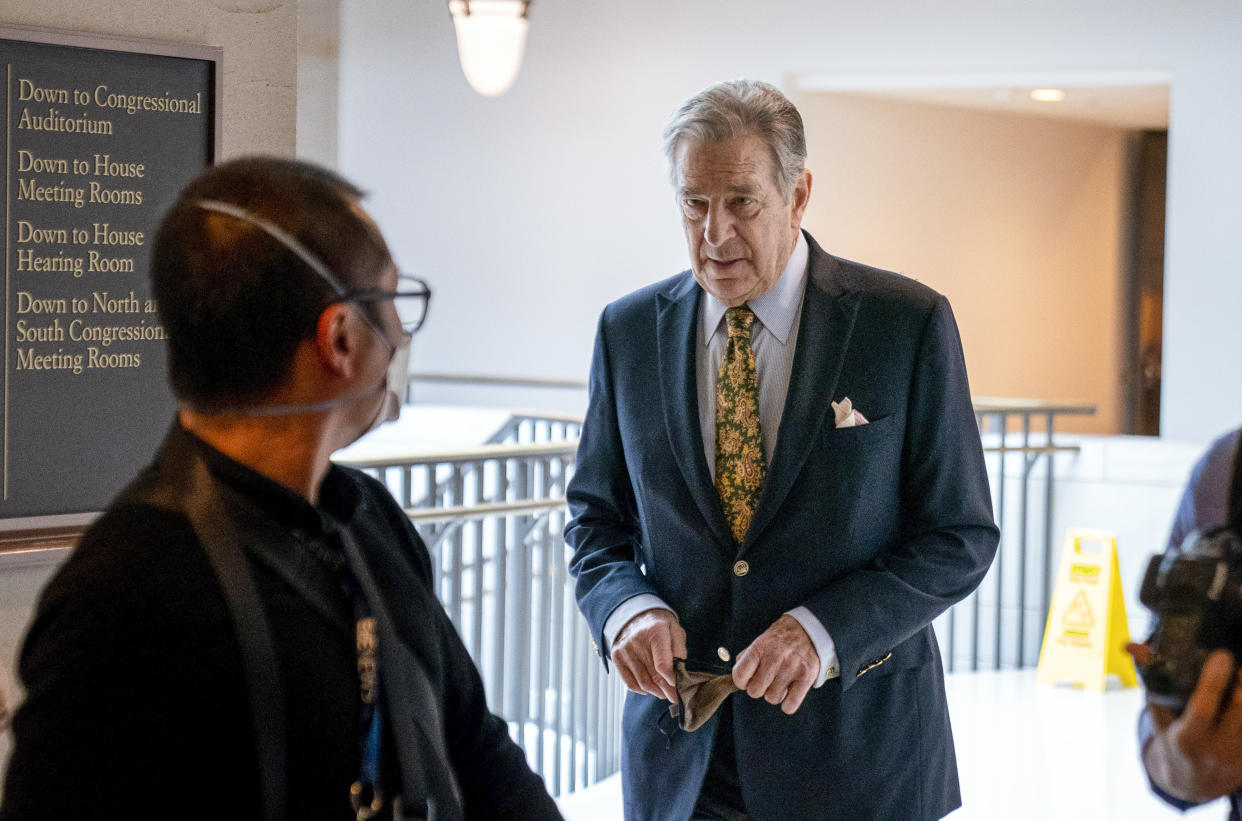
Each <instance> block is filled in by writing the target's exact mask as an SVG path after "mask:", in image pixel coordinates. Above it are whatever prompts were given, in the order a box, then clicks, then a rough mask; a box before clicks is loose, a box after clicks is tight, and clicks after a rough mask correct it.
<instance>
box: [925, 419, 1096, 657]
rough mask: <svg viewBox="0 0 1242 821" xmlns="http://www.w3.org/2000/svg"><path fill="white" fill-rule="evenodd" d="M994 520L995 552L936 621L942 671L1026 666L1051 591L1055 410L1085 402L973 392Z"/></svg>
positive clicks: (1059, 447)
mask: <svg viewBox="0 0 1242 821" xmlns="http://www.w3.org/2000/svg"><path fill="white" fill-rule="evenodd" d="M974 406H975V419H976V420H977V421H978V423H979V432H980V435H981V437H982V439H983V452H984V458H985V461H986V462H987V466H988V478H989V481H990V483H991V486H992V508H993V511H994V513H995V516H996V522H997V524H998V525H999V526H1000V531H1001V539H1000V547H999V549H998V550H997V552H996V559H995V561H994V562H993V563H992V567H991V568H990V569H989V570H988V574H987V576H986V577H985V578H984V580H983V583H982V584H980V586H979V588H978V589H977V590H976V591H975V592H974V593H972V594H971V595H969V596H967V597H966V598H965V599H964V600H962V601H961V602H958V603H957V604H956V605H954V606H953V607H951V608H949V610H948V611H947V612H946V613H945V614H943V615H942V616H941V617H940V618H939V619H938V620H937V622H936V632H937V635H938V637H939V638H940V644H941V653H942V655H943V656H944V660H945V665H946V667H947V669H948V670H949V671H954V670H959V669H968V670H980V669H992V670H1000V669H1008V668H1016V667H1033V666H1035V664H1036V663H1037V662H1038V660H1039V649H1040V643H1041V641H1042V639H1043V634H1044V626H1045V624H1046V623H1047V621H1048V608H1049V606H1050V604H1051V597H1052V578H1053V567H1052V560H1053V558H1054V556H1055V553H1054V545H1053V536H1054V534H1053V531H1052V528H1053V524H1052V523H1053V512H1054V506H1055V500H1056V497H1055V494H1054V492H1053V487H1054V482H1055V478H1056V458H1057V456H1058V455H1064V454H1075V453H1077V452H1078V450H1079V448H1078V446H1077V445H1065V444H1058V443H1057V441H1056V438H1055V428H1056V420H1057V417H1058V416H1071V415H1074V416H1083V415H1091V414H1094V413H1095V407H1094V406H1092V405H1081V404H1071V403H1055V402H1044V401H1038V400H1023V399H990V398H986V399H985V398H976V399H975V401H974Z"/></svg>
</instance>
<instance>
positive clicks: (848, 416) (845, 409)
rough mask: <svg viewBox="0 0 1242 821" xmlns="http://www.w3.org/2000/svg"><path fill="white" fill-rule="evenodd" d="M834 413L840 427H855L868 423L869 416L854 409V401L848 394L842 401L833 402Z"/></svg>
mask: <svg viewBox="0 0 1242 821" xmlns="http://www.w3.org/2000/svg"><path fill="white" fill-rule="evenodd" d="M830 404H831V405H832V415H833V417H834V419H835V421H836V426H837V427H838V428H853V427H857V426H858V425H865V424H867V417H865V416H863V415H862V413H861V412H859V411H856V410H854V403H853V402H851V401H850V398H849V397H848V396H847V397H845V398H844V399H842V400H841V401H840V402H831V403H830Z"/></svg>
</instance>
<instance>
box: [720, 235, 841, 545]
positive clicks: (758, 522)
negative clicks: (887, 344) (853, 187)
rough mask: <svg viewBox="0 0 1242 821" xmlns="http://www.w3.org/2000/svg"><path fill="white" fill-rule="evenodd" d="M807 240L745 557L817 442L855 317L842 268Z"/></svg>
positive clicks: (810, 240) (832, 396) (829, 406)
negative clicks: (797, 321)
mask: <svg viewBox="0 0 1242 821" xmlns="http://www.w3.org/2000/svg"><path fill="white" fill-rule="evenodd" d="M807 241H808V242H809V243H810V246H811V265H810V271H809V272H808V274H807V286H806V295H805V296H804V297H803V300H802V323H801V326H800V327H799V329H798V347H797V350H796V351H795V352H794V362H793V371H792V373H791V374H790V378H789V394H788V396H787V397H786V398H785V411H784V413H783V414H782V415H781V427H780V431H779V433H778V434H777V437H776V452H775V453H774V454H773V456H772V465H771V466H770V468H769V470H768V475H767V478H766V480H765V482H764V485H763V492H762V494H761V495H760V498H759V507H758V508H757V509H756V510H755V516H754V518H753V519H752V520H751V523H750V530H749V531H748V532H747V534H746V541H745V542H744V543H743V545H742V551H741V552H745V551H746V549H747V548H749V547H750V545H751V544H753V543H754V541H755V539H756V538H757V537H758V536H759V535H760V534H761V533H762V532H763V529H764V528H765V527H767V525H768V524H769V523H770V522H771V521H772V517H773V516H774V515H775V514H776V511H777V510H778V509H780V506H781V503H782V502H783V501H784V500H785V497H786V496H787V495H788V494H789V490H790V488H791V487H793V483H794V480H795V479H797V477H798V473H799V472H800V471H801V470H802V465H803V463H804V462H806V458H807V456H808V455H809V454H810V452H811V450H812V449H813V447H814V443H815V442H816V441H818V436H819V432H820V430H821V428H822V427H823V425H824V417H825V415H827V413H828V410H829V408H831V407H832V406H831V405H830V404H829V403H830V402H831V400H832V399H833V398H834V394H835V391H836V385H837V379H838V378H839V377H840V375H841V365H842V363H843V361H844V359H845V352H846V350H847V349H848V348H849V341H850V335H851V333H852V332H853V329H854V318H855V317H856V316H857V314H858V294H857V293H853V292H850V291H848V290H846V289H844V288H843V287H842V283H841V282H840V276H839V275H838V271H839V270H840V264H839V263H838V262H837V261H836V259H834V258H833V257H831V256H829V255H828V254H826V253H824V251H823V250H822V249H821V248H820V247H819V245H817V244H816V243H815V241H814V240H813V239H811V238H810V236H809V235H808V236H807Z"/></svg>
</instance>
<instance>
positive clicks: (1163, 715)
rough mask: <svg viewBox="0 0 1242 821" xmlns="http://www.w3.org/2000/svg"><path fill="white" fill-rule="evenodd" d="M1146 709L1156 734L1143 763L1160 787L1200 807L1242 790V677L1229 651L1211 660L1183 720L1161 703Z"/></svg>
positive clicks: (1139, 649)
mask: <svg viewBox="0 0 1242 821" xmlns="http://www.w3.org/2000/svg"><path fill="white" fill-rule="evenodd" d="M1126 649H1128V650H1130V653H1131V654H1132V655H1133V656H1134V657H1135V660H1136V661H1139V662H1140V663H1142V662H1145V661H1147V660H1148V659H1149V656H1148V653H1147V651H1148V648H1147V647H1146V646H1144V645H1131V646H1128V647H1127V648H1126ZM1231 684H1232V689H1231V688H1230V685H1231ZM1147 710H1148V712H1149V713H1150V714H1151V719H1152V724H1154V725H1155V734H1154V735H1153V736H1152V738H1151V740H1150V741H1149V742H1148V744H1147V746H1146V747H1145V748H1144V749H1143V763H1144V764H1146V765H1147V772H1148V774H1150V775H1151V778H1152V781H1154V782H1155V783H1156V785H1157V786H1159V787H1160V788H1161V789H1163V790H1164V791H1165V792H1167V793H1169V794H1170V795H1172V796H1175V797H1177V798H1181V799H1184V800H1186V801H1194V802H1196V803H1202V802H1205V801H1211V800H1213V799H1216V798H1220V797H1221V796H1224V795H1229V794H1230V793H1232V792H1234V791H1235V790H1237V789H1239V788H1240V787H1242V673H1239V671H1238V669H1237V665H1236V664H1235V663H1234V659H1233V655H1232V654H1231V653H1230V652H1229V651H1228V650H1217V651H1216V652H1214V653H1212V655H1210V656H1208V659H1207V661H1206V662H1205V663H1204V665H1203V671H1202V672H1201V673H1200V674H1199V683H1198V684H1196V685H1195V689H1194V692H1193V693H1191V694H1190V700H1189V701H1187V702H1186V709H1185V711H1183V712H1182V714H1181V715H1180V716H1174V714H1173V713H1172V712H1171V711H1169V710H1168V709H1166V708H1164V707H1161V706H1159V705H1157V704H1150V703H1149V704H1148V705H1147Z"/></svg>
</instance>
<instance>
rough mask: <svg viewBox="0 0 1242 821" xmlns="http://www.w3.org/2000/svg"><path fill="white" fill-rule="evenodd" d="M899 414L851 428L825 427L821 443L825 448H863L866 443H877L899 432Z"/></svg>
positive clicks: (900, 417)
mask: <svg viewBox="0 0 1242 821" xmlns="http://www.w3.org/2000/svg"><path fill="white" fill-rule="evenodd" d="M901 419H902V415H901V414H896V413H891V414H889V415H888V416H884V417H881V418H879V419H873V420H870V421H868V423H867V424H865V425H855V426H854V427H852V428H834V427H827V426H825V428H824V432H823V438H822V443H823V446H824V447H826V448H848V447H865V446H868V443H877V444H878V443H879V442H881V441H882V440H884V439H886V438H889V437H891V436H893V435H894V434H896V433H898V432H899V431H900V427H899V426H900V422H901Z"/></svg>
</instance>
